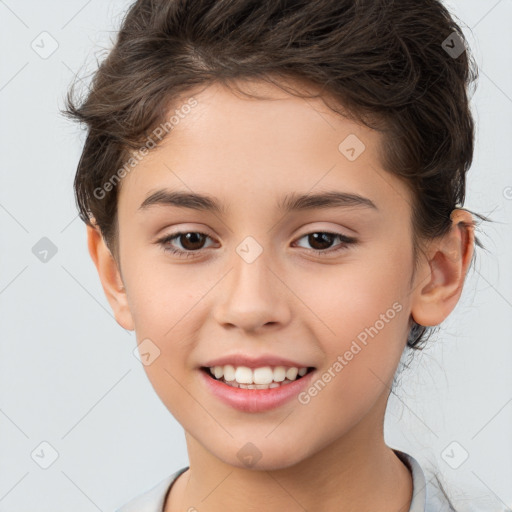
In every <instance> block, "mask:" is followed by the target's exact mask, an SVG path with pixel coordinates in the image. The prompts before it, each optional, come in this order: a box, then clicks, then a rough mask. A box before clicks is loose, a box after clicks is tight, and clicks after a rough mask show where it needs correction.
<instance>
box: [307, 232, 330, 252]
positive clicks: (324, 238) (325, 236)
mask: <svg viewBox="0 0 512 512" xmlns="http://www.w3.org/2000/svg"><path fill="white" fill-rule="evenodd" d="M309 238H310V240H309V243H310V244H311V246H312V247H313V248H315V249H328V248H329V246H330V245H331V243H332V235H331V234H329V233H312V234H310V235H309ZM311 239H313V242H312V241H311ZM319 240H320V245H321V247H315V243H318V241H319ZM322 241H323V242H324V244H323V246H322Z"/></svg>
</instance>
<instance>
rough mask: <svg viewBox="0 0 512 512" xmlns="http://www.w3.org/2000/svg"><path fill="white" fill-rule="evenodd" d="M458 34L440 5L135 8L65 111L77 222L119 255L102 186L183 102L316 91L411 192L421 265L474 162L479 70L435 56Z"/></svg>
mask: <svg viewBox="0 0 512 512" xmlns="http://www.w3.org/2000/svg"><path fill="white" fill-rule="evenodd" d="M454 34H455V37H457V38H458V40H459V41H461V42H464V44H466V47H467V43H466V40H465V38H464V34H463V32H462V30H461V28H460V27H459V26H458V25H457V23H456V22H455V21H454V19H453V18H452V16H451V15H450V13H449V12H448V10H447V9H446V8H445V7H444V6H443V4H442V3H441V1H439V0H401V1H400V2H396V1H394V0H138V1H136V2H135V3H134V4H133V5H132V6H131V7H130V9H129V10H128V12H127V14H126V16H125V18H124V20H123V22H122V25H121V28H120V31H119V33H118V35H117V40H116V42H115V44H114V46H113V48H112V50H111V51H110V53H109V54H108V56H107V57H106V59H105V60H104V61H103V62H102V63H101V65H100V66H99V69H98V70H97V72H96V73H95V74H94V77H93V79H92V82H91V85H90V89H89V90H88V91H87V94H86V95H85V97H84V98H77V97H76V96H77V95H76V94H75V92H76V91H75V89H74V87H72V88H71V89H70V91H69V93H68V97H67V103H66V110H65V113H66V114H67V115H68V116H70V117H72V118H73V119H75V120H78V121H80V122H83V123H84V124H85V125H86V127H87V129H88V134H87V139H86V142H85V145H84V148H83V153H82V156H81V159H80V161H79V164H78V169H77V173H76V176H75V182H74V187H75V195H76V200H77V204H78V208H79V213H80V217H81V218H82V220H83V221H85V222H86V223H88V224H90V223H91V219H94V223H95V224H96V225H97V226H98V227H99V229H100V230H101V233H102V235H103V237H104V239H105V241H106V242H107V244H108V245H109V247H110V248H111V249H112V250H113V252H114V253H115V250H116V237H117V215H116V211H117V196H118V190H119V186H108V187H107V186H105V184H107V183H108V182H109V180H111V178H112V176H113V175H114V174H115V173H116V171H117V170H118V169H121V168H123V165H125V164H126V161H127V160H128V159H129V158H130V156H131V155H132V154H133V151H135V150H137V149H138V148H140V147H141V145H142V144H144V143H145V141H147V140H148V137H149V136H150V134H151V132H152V130H154V128H155V127H156V126H159V125H161V124H162V123H164V122H166V120H167V117H168V113H169V111H171V110H172V107H174V106H177V102H178V100H179V99H180V98H183V97H184V96H185V95H186V93H187V91H190V90H192V89H195V88H197V87H202V86H204V87H207V86H208V85H209V84H211V83H213V82H220V83H223V84H225V85H227V86H229V87H233V88H235V89H236V88H237V87H238V85H240V84H241V83H243V82H244V81H246V80H254V79H258V80H266V81H268V82H271V83H273V84H275V85H278V86H279V87H282V88H283V89H284V90H286V91H287V92H290V93H292V94H296V95H298V96H303V97H317V96H320V94H318V95H317V96H312V95H311V96H307V93H306V92H305V90H303V91H302V92H299V91H298V90H296V89H294V88H293V85H294V84H295V85H296V84H299V83H301V84H310V85H311V86H314V87H315V88H316V89H315V90H317V91H318V90H320V91H321V97H322V99H324V101H325V100H326V99H327V98H330V99H331V100H334V101H332V102H331V104H330V105H329V106H330V107H331V108H332V109H333V110H335V111H337V112H339V113H340V114H342V115H345V116H347V117H349V118H351V119H353V120H355V121H358V122H361V123H363V124H365V125H367V126H369V127H371V128H374V129H377V130H379V132H381V134H382V137H383V139H382V140H383V145H382V148H383V149H382V155H381V157H382V165H383V167H384V168H385V169H386V170H387V171H388V172H390V173H393V174H394V175H396V176H398V177H400V178H401V179H403V180H404V182H405V183H406V184H407V185H408V186H409V187H410V189H411V191H412V193H413V197H414V201H413V204H412V205H411V207H412V219H411V221H412V224H413V231H414V240H413V247H414V261H415V262H417V256H418V251H419V250H421V247H422V242H423V241H428V240H429V239H432V238H435V237H438V236H442V235H444V234H446V232H447V231H448V230H449V229H450V226H451V219H450V214H451V212H452V211H453V210H454V209H455V208H456V207H462V205H463V204H464V199H465V190H466V172H467V171H468V169H469V168H470V166H471V162H472V158H473V144H474V142H473V141H474V123H473V118H472V114H471V111H470V105H469V101H470V98H469V86H470V85H473V84H474V83H475V82H476V79H477V76H478V71H477V67H476V64H475V62H474V60H473V57H472V56H471V54H470V51H469V48H467V49H466V51H463V52H462V53H461V54H460V55H459V56H458V57H457V58H453V56H451V55H450V54H449V53H448V52H447V51H446V50H445V48H444V47H443V41H445V40H446V39H447V38H448V37H449V36H453V35H454ZM241 92H243V91H241ZM170 136H172V134H171V135H170ZM98 190H101V194H98V193H97V192H96V191H98ZM473 215H476V216H477V217H479V218H480V219H483V220H488V219H487V218H486V217H484V216H482V215H479V214H475V213H473ZM475 226H476V223H475V222H473V224H472V226H469V227H470V228H473V227H475ZM476 244H477V245H478V246H480V247H482V244H481V243H480V242H479V240H478V238H476ZM472 263H473V262H472ZM431 333H432V328H431V327H425V326H421V325H418V324H416V323H415V322H414V321H412V322H411V330H410V333H409V338H408V340H407V345H408V346H409V347H410V348H415V349H421V348H423V346H424V344H425V340H426V335H428V334H431Z"/></svg>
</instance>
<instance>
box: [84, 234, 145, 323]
mask: <svg viewBox="0 0 512 512" xmlns="http://www.w3.org/2000/svg"><path fill="white" fill-rule="evenodd" d="M87 246H88V248H89V254H90V255H91V258H92V261H93V262H94V265H95V266H96V269H97V271H98V275H99V277H100V280H101V285H102V286H103V291H104V292H105V295H106V297H107V300H108V302H109V304H110V307H111V308H112V311H113V312H114V317H115V319H116V321H117V323H118V324H119V325H120V326H121V327H123V328H124V329H128V330H130V331H133V330H134V328H135V327H134V323H133V318H132V314H131V312H130V309H129V307H128V300H127V297H126V290H125V288H124V284H123V281H122V278H121V273H120V272H119V269H118V266H117V263H116V261H115V259H114V257H113V256H112V253H111V252H110V249H109V248H108V247H107V245H106V243H105V240H104V239H103V236H102V235H101V233H100V230H99V228H97V227H93V226H87Z"/></svg>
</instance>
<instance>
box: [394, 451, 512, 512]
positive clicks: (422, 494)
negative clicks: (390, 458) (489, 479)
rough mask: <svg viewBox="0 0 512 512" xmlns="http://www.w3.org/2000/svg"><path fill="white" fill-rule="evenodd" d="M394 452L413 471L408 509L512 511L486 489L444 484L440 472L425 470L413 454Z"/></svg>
mask: <svg viewBox="0 0 512 512" xmlns="http://www.w3.org/2000/svg"><path fill="white" fill-rule="evenodd" d="M393 451H394V452H395V453H396V455H397V456H398V457H399V458H400V459H401V460H402V461H403V462H404V463H405V464H406V466H408V467H409V470H410V471H411V474H412V478H413V500H412V503H411V508H410V509H409V512H483V511H488V512H512V509H510V508H508V507H506V506H505V505H504V504H503V503H500V502H499V501H497V500H495V499H492V498H491V497H489V495H488V492H485V491H484V490H480V489H461V488H456V486H454V485H453V484H451V483H450V484H449V486H447V487H445V486H443V484H442V483H441V481H440V479H439V477H438V476H437V474H431V473H428V472H426V471H424V469H423V468H422V467H421V465H420V464H419V462H418V461H417V460H416V459H415V458H414V457H413V456H412V455H410V454H408V453H405V452H402V451H400V450H396V449H394V450H393ZM455 492H456V493H457V495H456V494H455Z"/></svg>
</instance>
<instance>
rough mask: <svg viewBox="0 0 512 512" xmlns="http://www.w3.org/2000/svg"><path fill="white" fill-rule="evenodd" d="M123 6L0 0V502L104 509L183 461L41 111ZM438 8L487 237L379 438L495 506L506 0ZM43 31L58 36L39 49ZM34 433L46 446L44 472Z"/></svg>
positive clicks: (72, 160) (505, 167)
mask: <svg viewBox="0 0 512 512" xmlns="http://www.w3.org/2000/svg"><path fill="white" fill-rule="evenodd" d="M128 4H129V2H128V1H121V0H117V1H103V0H90V1H85V0H68V1H63V0H61V1H57V0H53V1H46V2H39V1H35V0H32V1H27V0H26V1H22V0H19V1H16V0H5V1H2V0H0V37H1V45H2V53H1V59H0V109H1V110H0V112H1V116H0V130H1V132H0V140H1V144H2V151H1V153H0V158H1V161H0V169H1V184H2V186H1V187H0V222H1V229H2V235H1V237H0V244H1V246H0V255H1V257H0V261H1V267H0V325H1V330H2V338H1V354H0V395H1V396H0V431H1V435H0V450H1V463H0V510H1V511H9V512H15V511H20V512H21V511H23V512H25V511H27V510H38V511H39V512H45V511H57V510H74V511H76V512H79V511H84V512H89V511H91V512H92V511H95V510H102V511H109V510H114V509H115V508H116V507H118V506H120V505H121V504H123V503H125V502H126V501H128V500H129V499H130V498H131V497H133V496H134V495H136V494H139V493H140V492H143V491H144V490H146V489H148V488H149V487H151V486H153V485H154V484H156V483H157V482H158V481H160V480H161V479H162V478H164V477H165V476H166V475H168V474H170V473H171V472H174V471H176V470H177V469H179V468H181V467H183V466H185V465H187V464H188V459H187V454H186V447H185V441H184V435H183V431H182V428H181V426H180V425H179V424H178V423H177V422H176V421H175V420H174V418H173V417H172V416H171V415H170V413H169V412H168V411H167V409H166V408H165V407H164V406H163V404H162V403H161V402H160V400H159V398H158V397H157V396H156V394H155V393H154V391H153V389H152V387H151V385H150V383H149V381H148V380H147V378H146V375H145V373H144V370H143V367H142V366H141V364H140V363H139V361H138V360H137V359H136V358H135V357H134V355H133V353H132V352H133V350H134V349H135V347H136V341H135V337H134V335H133V334H131V333H127V332H126V331H124V330H123V329H122V328H120V327H119V326H118V325H117V324H116V322H115V321H114V319H113V317H112V314H111V312H110V308H109V305H108V303H107V301H106V299H105V297H104V295H103V291H102V289H101V286H100V282H99V279H98V277H97V274H96V271H95V268H94V267H93V264H92V262H91V261H90V259H89V256H88V254H87V250H86V239H85V228H84V225H83V224H82V222H81V221H80V220H79V219H78V218H77V217H76V209H75V205H74V198H73V195H72V180H73V176H74V171H75V169H76V165H77V162H78V158H79V156H80V153H81V147H82V143H83V141H84V136H83V133H81V132H80V130H79V129H78V128H77V127H76V126H75V125H72V124H71V123H70V122H69V121H67V120H65V119H63V118H62V117H61V116H60V114H59V111H58V109H59V108H60V107H62V105H63V98H64V95H65V93H66V90H67V87H68V86H69V84H70V83H71V80H72V79H73V75H74V74H75V73H77V72H79V75H80V76H86V75H87V72H90V71H93V70H94V68H95V58H96V56H97V57H101V53H102V51H103V50H102V48H108V47H109V46H110V38H111V37H112V36H113V35H114V33H115V29H116V28H117V27H118V26H119V23H120V20H121V16H122V13H123V11H124V9H125V8H126V6H127V5H128ZM448 5H449V7H450V8H451V9H452V11H453V12H454V13H455V14H456V15H457V16H458V17H459V18H460V19H461V20H462V21H463V23H464V24H465V25H466V30H465V31H466V34H467V36H468V38H469V41H470V44H471V46H472V49H473V52H474V54H475V56H476V58H477V61H478V63H479V65H480V81H479V86H478V89H477V92H476V94H475V95H474V98H473V100H474V111H475V118H476V122H477V146H476V153H475V160H474V164H473V167H472V169H471V171H470V173H469V186H468V199H467V203H466V206H467V207H469V208H470V209H472V210H474V211H477V212H480V213H484V214H491V215H492V218H493V219H494V220H495V221H497V222H495V223H494V224H487V225H483V226H482V229H483V230H485V233H480V234H479V236H480V238H481V239H482V241H483V242H484V243H485V245H486V246H487V247H488V250H489V252H488V253H485V252H483V251H480V250H478V259H477V265H476V268H475V270H473V271H471V273H470V276H469V278H468V281H467V284H466V288H465V291H464V294H463V297H462V299H461V301H460V303H459V304H458V306H457V308H456V310H455V311H454V312H453V313H452V315H451V316H450V317H449V319H448V320H447V321H446V322H445V323H444V324H443V328H442V330H441V331H440V335H439V336H437V338H436V341H435V343H434V344H433V345H431V348H430V349H428V350H426V351H425V353H424V354H422V355H418V356H417V358H416V360H415V362H414V363H413V366H412V369H411V370H408V371H405V372H403V373H402V375H401V379H400V381H401V386H400V387H399V388H397V390H396V393H397V395H392V397H391V399H390V404H389V408H388V414H387V418H386V440H387V442H388V444H390V445H391V446H393V447H395V448H399V449H402V450H405V451H407V452H409V453H411V454H413V455H414V456H415V457H416V458H418V460H419V461H420V462H421V463H424V464H427V465H428V462H429V461H432V462H433V463H435V464H436V465H437V466H438V467H439V471H440V472H441V473H442V475H443V478H444V479H445V481H447V482H449V485H448V487H449V488H450V485H451V483H453V484H454V485H456V486H467V487H468V488H470V489H472V488H476V486H478V489H480V490H482V489H483V490H484V492H485V493H486V494H488V496H489V497H490V499H491V501H490V503H493V504H494V505H491V506H490V508H489V510H495V509H496V510H497V509H498V507H499V506H504V505H505V504H506V505H508V506H509V507H510V506H512V486H511V482H512V438H511V435H510V433H511V432H512V428H511V427H512V373H511V371H510V367H511V360H512V358H511V355H512V343H511V334H510V333H511V327H512V320H511V319H512V271H511V269H512V265H511V255H512V237H511V233H512V231H511V220H512V188H510V187H512V163H511V162H512V144H511V140H512V67H511V66H510V63H511V49H512V33H511V31H510V26H511V22H512V0H501V1H496V0H492V1H491V0H483V1H482V0H458V1H452V2H450V3H449V4H448ZM469 28H471V29H472V30H470V29H469ZM43 31H46V32H48V33H49V34H50V35H51V38H53V39H54V40H55V41H56V42H57V43H58V48H57V49H56V51H55V52H54V53H53V54H52V55H51V56H49V57H48V58H42V57H41V56H40V53H42V52H44V51H46V52H48V51H49V50H51V45H52V44H55V43H52V39H51V38H50V37H49V36H45V35H43V36H40V34H41V32H43ZM44 38H46V39H44ZM33 41H35V42H34V43H33ZM32 44H33V45H34V46H36V48H38V51H39V54H38V53H37V52H36V51H35V50H34V49H33V48H32V47H31V45H32ZM37 45H38V46H37ZM44 56H46V55H44ZM84 63H87V64H86V67H85V68H83V67H82V66H83V64H84ZM42 237H48V238H49V239H50V240H51V241H52V242H53V243H54V244H55V246H56V247H57V249H58V252H57V253H56V254H55V255H54V256H53V257H51V258H49V257H48V261H47V262H42V261H40V260H39V259H38V258H37V257H36V256H35V255H34V254H33V252H32V248H33V246H34V245H35V244H36V243H37V242H38V241H39V240H40V239H41V238H42ZM454 441H455V442H456V443H457V444H452V445H451V443H453V442H454ZM43 442H46V443H49V444H50V445H51V446H52V447H53V449H54V450H55V451H56V452H57V453H58V458H57V460H56V461H55V462H54V463H53V464H52V465H51V466H50V467H48V468H47V469H43V468H42V467H41V464H44V463H45V462H46V463H49V462H51V454H52V448H49V447H48V446H47V445H41V443H43ZM447 447H449V448H448V449H447ZM465 452H467V453H468V455H469V456H468V459H467V460H466V461H465V462H464V463H463V464H462V465H460V467H458V469H454V468H453V467H452V466H454V465H456V463H454V462H453V461H459V462H460V460H461V458H463V457H464V456H465ZM500 502H501V503H500ZM493 507H495V508H493Z"/></svg>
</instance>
